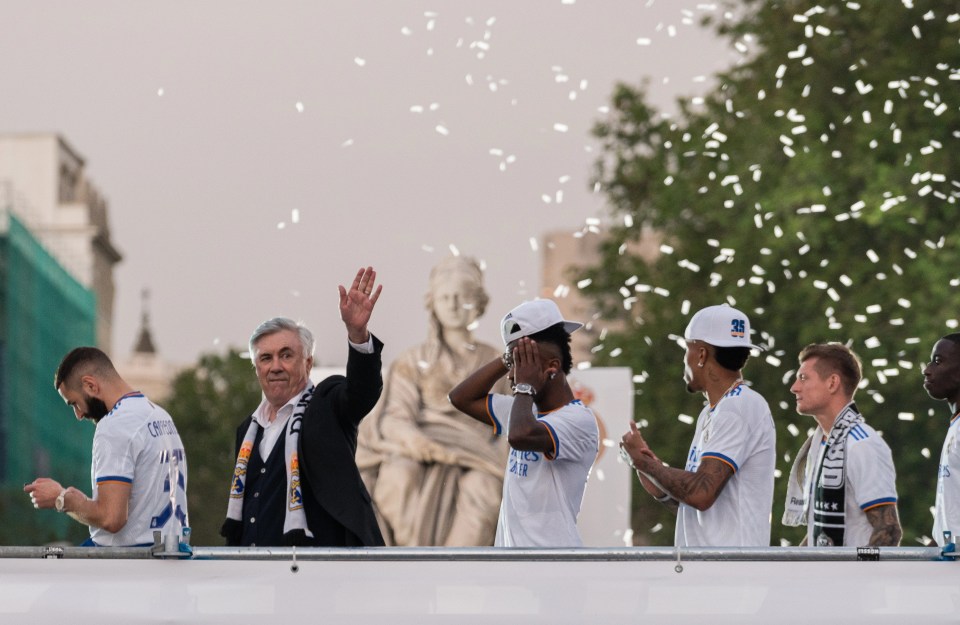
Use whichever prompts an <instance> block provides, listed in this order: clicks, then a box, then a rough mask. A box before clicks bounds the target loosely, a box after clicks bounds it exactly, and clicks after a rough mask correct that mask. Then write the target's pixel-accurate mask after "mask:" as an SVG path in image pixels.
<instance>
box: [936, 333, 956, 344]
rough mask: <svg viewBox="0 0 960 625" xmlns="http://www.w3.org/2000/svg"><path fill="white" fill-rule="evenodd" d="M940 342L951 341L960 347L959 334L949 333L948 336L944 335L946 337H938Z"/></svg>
mask: <svg viewBox="0 0 960 625" xmlns="http://www.w3.org/2000/svg"><path fill="white" fill-rule="evenodd" d="M940 340H941V341H952V342H954V343H956V344H957V345H960V332H951V333H950V334H946V335H944V336H941V337H940Z"/></svg>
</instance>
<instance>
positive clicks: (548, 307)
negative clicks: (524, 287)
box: [500, 299, 583, 345]
mask: <svg viewBox="0 0 960 625" xmlns="http://www.w3.org/2000/svg"><path fill="white" fill-rule="evenodd" d="M558 323H562V324H563V329H564V330H566V331H567V334H572V333H573V332H574V331H575V330H579V329H580V328H582V327H583V324H582V323H579V322H577V321H567V320H566V319H564V318H563V315H561V314H560V308H558V307H557V304H556V303H555V302H554V301H553V300H550V299H535V300H533V301H532V302H524V303H522V304H520V305H519V306H517V307H516V308H514V309H513V310H511V311H510V312H508V313H507V314H506V316H505V317H504V318H503V321H501V322H500V333H501V335H502V336H503V344H504V345H509V344H510V343H512V342H513V341H516V340H517V339H519V338H523V337H525V336H530V335H531V334H536V333H537V332H541V331H543V330H546V329H547V328H549V327H550V326H555V325H557V324H558Z"/></svg>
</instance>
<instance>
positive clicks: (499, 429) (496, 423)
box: [487, 394, 503, 436]
mask: <svg viewBox="0 0 960 625" xmlns="http://www.w3.org/2000/svg"><path fill="white" fill-rule="evenodd" d="M487 416H488V417H490V423H491V424H492V425H493V435H494V436H500V435H501V434H503V426H502V425H501V424H500V420H499V419H497V415H495V414H493V395H492V394H490V395H487Z"/></svg>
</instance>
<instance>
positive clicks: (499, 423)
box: [487, 393, 513, 436]
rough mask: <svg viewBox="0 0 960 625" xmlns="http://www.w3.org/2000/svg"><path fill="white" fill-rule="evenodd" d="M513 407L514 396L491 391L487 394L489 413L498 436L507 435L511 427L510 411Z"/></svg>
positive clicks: (494, 431)
mask: <svg viewBox="0 0 960 625" xmlns="http://www.w3.org/2000/svg"><path fill="white" fill-rule="evenodd" d="M512 409H513V397H511V396H509V395H500V394H498V393H490V394H489V395H487V414H488V415H490V421H491V422H492V424H493V433H494V435H496V436H505V435H506V433H507V432H508V431H509V428H510V411H511V410H512Z"/></svg>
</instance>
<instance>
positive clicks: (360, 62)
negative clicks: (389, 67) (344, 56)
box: [353, 56, 367, 67]
mask: <svg viewBox="0 0 960 625" xmlns="http://www.w3.org/2000/svg"><path fill="white" fill-rule="evenodd" d="M353 62H354V63H356V64H357V65H359V66H360V67H363V66H364V65H366V64H367V61H366V59H361V58H360V57H359V56H358V57H355V58H354V59H353Z"/></svg>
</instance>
